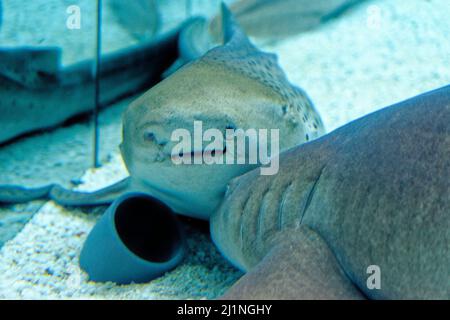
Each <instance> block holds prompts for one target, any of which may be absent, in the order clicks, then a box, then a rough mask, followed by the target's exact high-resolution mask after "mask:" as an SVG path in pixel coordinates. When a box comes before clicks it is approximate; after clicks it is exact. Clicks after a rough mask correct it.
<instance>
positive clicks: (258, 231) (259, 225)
mask: <svg viewBox="0 0 450 320" xmlns="http://www.w3.org/2000/svg"><path fill="white" fill-rule="evenodd" d="M269 191H270V186H269V187H268V188H267V189H265V190H264V193H263V196H262V197H261V202H260V206H259V208H258V214H257V216H256V235H255V241H257V240H259V239H260V238H261V236H262V235H261V229H262V219H263V218H264V213H265V205H264V204H265V198H266V196H267V194H268V193H269Z"/></svg>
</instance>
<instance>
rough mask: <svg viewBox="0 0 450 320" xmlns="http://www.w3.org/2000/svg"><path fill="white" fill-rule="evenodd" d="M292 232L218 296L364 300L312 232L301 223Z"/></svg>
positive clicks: (328, 250)
mask: <svg viewBox="0 0 450 320" xmlns="http://www.w3.org/2000/svg"><path fill="white" fill-rule="evenodd" d="M291 231H293V230H291ZM294 232H297V233H298V234H296V235H295V237H294V238H293V237H292V236H291V235H289V240H285V241H282V242H280V243H279V244H278V245H276V246H274V247H273V249H271V251H270V252H269V253H268V254H267V255H266V256H265V257H264V258H263V259H262V260H261V262H260V263H259V264H258V265H256V266H255V267H254V268H253V269H251V270H250V272H249V273H247V274H246V275H244V276H243V277H242V278H241V279H240V280H239V281H238V282H237V283H236V284H235V285H234V286H233V287H232V288H231V289H230V290H229V291H228V292H227V293H226V294H225V295H224V296H223V297H222V299H305V300H309V299H365V297H364V296H363V295H362V294H361V293H360V292H359V290H358V289H357V288H356V287H355V286H354V285H353V284H352V282H351V281H350V280H349V279H348V278H347V277H346V275H345V274H344V272H343V271H342V269H341V267H340V266H339V264H338V262H337V260H336V258H335V256H334V254H333V253H332V252H331V250H330V249H329V247H328V245H327V244H326V242H325V241H324V240H323V239H322V238H321V237H320V236H319V235H318V234H317V233H316V232H314V231H312V230H311V229H309V228H307V227H303V226H302V227H301V228H300V229H299V230H296V231H294Z"/></svg>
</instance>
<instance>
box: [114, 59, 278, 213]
mask: <svg viewBox="0 0 450 320" xmlns="http://www.w3.org/2000/svg"><path fill="white" fill-rule="evenodd" d="M244 82H245V83H244ZM272 100H273V97H271V96H270V95H269V94H267V93H266V92H264V90H263V88H262V87H261V86H258V84H257V83H251V82H250V83H249V82H248V81H245V79H243V78H242V77H239V75H236V74H234V73H233V72H229V71H228V70H226V69H223V68H217V67H215V66H208V65H204V64H202V63H193V64H191V65H188V66H186V67H185V68H183V69H181V70H179V71H178V72H176V73H175V74H174V75H172V76H171V77H169V78H167V79H166V80H164V81H162V82H161V83H160V84H158V85H157V86H155V87H153V88H152V89H151V90H149V91H148V92H147V93H146V94H144V95H143V96H141V97H140V98H139V99H137V100H136V101H134V102H133V103H132V104H131V105H130V106H129V107H128V109H127V111H126V112H125V114H124V118H123V143H122V145H121V151H122V156H123V159H124V161H125V164H126V166H127V168H128V171H129V173H130V175H131V176H132V177H133V179H137V180H139V181H140V182H141V183H142V184H144V185H145V186H146V187H148V188H150V189H151V190H153V192H154V193H156V194H155V195H156V196H158V197H159V198H160V199H161V200H162V201H164V202H165V203H167V204H168V205H169V206H171V207H172V208H173V209H174V210H175V211H177V212H179V213H182V214H186V215H189V216H195V217H204V218H207V217H209V215H210V214H211V213H212V212H213V211H214V210H215V208H216V207H217V206H218V204H219V203H220V201H221V199H222V197H223V193H224V191H225V188H226V185H227V183H228V181H230V180H231V179H232V178H234V177H236V176H239V175H241V174H243V173H245V172H247V171H249V170H251V169H253V168H255V166H256V165H255V164H249V163H244V164H237V163H236V162H237V161H232V162H233V163H232V164H225V160H224V161H223V164H206V163H201V164H194V159H195V157H199V156H200V157H201V155H202V153H203V152H204V148H205V147H206V146H207V145H208V144H209V143H208V142H204V143H202V145H201V146H200V148H199V147H197V146H195V145H194V143H192V147H191V149H190V150H182V153H183V154H182V155H181V156H183V157H184V156H189V157H192V163H191V164H176V163H175V162H174V161H173V156H174V148H175V146H176V145H177V144H178V143H179V141H177V140H174V139H173V133H174V132H175V131H176V130H179V129H183V130H186V131H188V132H189V134H190V136H191V138H192V139H194V137H195V133H194V123H199V122H201V124H202V132H203V133H205V131H207V130H208V129H215V130H218V131H220V132H221V133H222V134H223V136H224V137H225V136H226V131H227V130H231V129H243V130H247V129H250V128H253V129H260V128H263V129H271V128H278V127H279V124H277V123H276V122H277V117H274V115H276V114H277V108H276V107H275V106H276V103H274V101H272ZM279 120H281V113H280V116H279ZM225 142H226V141H224V143H223V147H219V148H217V149H214V150H212V152H213V154H216V155H219V154H222V155H223V156H224V157H229V156H230V155H229V152H230V150H226V145H225ZM227 153H228V154H227ZM176 156H180V154H178V153H177V154H176ZM234 156H237V155H234Z"/></svg>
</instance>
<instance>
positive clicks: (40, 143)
mask: <svg viewBox="0 0 450 320" xmlns="http://www.w3.org/2000/svg"><path fill="white" fill-rule="evenodd" d="M194 2H195V1H194ZM449 12H450V2H449V1H448V0H430V1H422V0H405V1H390V0H374V1H367V2H365V3H364V4H363V5H361V6H359V7H357V8H355V10H353V11H352V12H351V13H349V14H347V15H345V16H344V17H342V18H341V19H339V20H336V21H333V22H331V23H328V24H326V25H324V26H323V27H321V28H320V29H317V30H314V31H311V32H307V33H304V34H302V35H299V36H297V37H293V38H289V39H286V40H284V41H281V42H278V43H275V44H270V45H267V44H266V45H263V49H265V50H267V51H271V52H274V53H276V54H277V55H278V56H279V61H280V64H281V66H282V67H283V69H284V70H285V71H286V73H287V75H288V77H289V79H290V80H291V81H292V82H293V83H295V84H296V85H298V86H300V87H302V88H303V89H304V90H305V91H306V92H307V93H308V94H309V95H310V97H311V98H312V100H313V101H314V103H315V105H316V107H317V109H318V111H319V113H320V114H321V116H322V118H323V120H324V122H325V125H326V128H327V131H331V130H334V129H335V128H337V127H339V126H342V125H344V124H346V123H348V122H349V121H352V120H354V119H356V118H359V117H361V116H363V115H366V114H368V113H371V112H373V111H376V110H378V109H380V108H382V107H385V106H388V105H391V104H393V103H395V102H399V101H401V100H404V99H407V98H410V97H412V96H414V95H417V94H419V93H422V92H425V91H428V90H431V89H434V88H438V87H441V86H444V85H447V84H449V83H450V71H449V69H448V66H450V54H449V53H450V40H449V39H448V35H449V34H450V19H448V13H449ZM123 37H125V38H126V35H124V36H123ZM69 60H70V59H69ZM127 102H128V101H125V102H122V103H120V104H118V105H116V106H113V107H111V108H108V109H107V110H105V111H103V112H102V115H101V128H102V131H101V132H102V139H104V140H103V141H104V142H103V143H102V145H103V147H102V150H101V151H102V152H101V155H102V159H103V161H104V163H105V165H104V166H103V167H101V168H100V169H95V170H92V169H90V170H88V171H87V172H85V173H84V174H83V175H82V172H83V171H84V168H87V167H88V166H89V163H90V159H89V152H90V149H89V146H90V141H91V138H90V135H91V128H90V125H89V123H80V124H75V125H73V126H70V127H65V128H61V129H58V130H54V131H52V132H47V133H44V134H42V135H39V136H32V137H29V138H26V139H22V140H19V141H17V142H16V143H14V144H11V145H7V146H5V147H3V148H2V149H0V166H1V170H2V172H10V173H11V174H9V175H8V174H3V175H2V176H1V177H0V178H1V181H0V182H1V183H14V182H15V183H25V184H28V185H39V184H43V183H45V182H48V181H52V182H53V181H56V182H59V183H62V184H64V185H66V186H68V185H70V180H71V179H75V180H76V181H75V182H74V181H72V182H73V183H75V184H77V185H78V187H77V188H79V189H82V190H94V189H97V188H99V187H101V186H104V185H107V184H109V183H111V182H114V181H116V180H119V179H120V178H122V177H124V176H126V171H125V168H124V166H123V163H122V161H121V159H120V156H119V155H118V150H117V145H118V143H119V141H120V113H121V112H122V110H123V109H124V108H125V106H126V104H127ZM69 137H70V139H69ZM69 140H70V143H66V141H69ZM68 153H69V154H70V155H71V156H67V155H68ZM68 175H70V177H69V176H68ZM80 176H81V178H80ZM36 206H38V207H40V209H39V211H38V212H37V213H35V214H34V215H32V212H34V211H33V210H32V209H33V208H34V209H35V208H36ZM104 209H105V208H104V207H99V208H95V209H93V210H89V211H86V210H84V211H81V210H74V209H70V210H69V209H65V208H62V207H59V206H56V205H55V204H54V203H53V202H47V203H43V202H41V203H39V202H38V203H36V202H34V203H32V204H26V205H17V206H8V207H2V208H0V217H1V215H6V214H9V217H11V219H12V220H13V222H14V219H18V220H20V219H21V218H23V216H26V215H27V212H28V216H31V215H32V217H31V219H30V220H29V221H28V223H27V224H26V225H25V227H24V228H23V229H22V230H21V231H20V232H19V233H18V234H17V235H15V236H14V237H12V238H11V239H9V241H7V242H6V244H5V245H4V246H3V247H2V248H1V249H0V298H29V299H34V298H43V299H49V298H92V299H102V298H108V299H110V298H117V299H172V298H188V299H202V298H206V299H209V298H214V297H217V296H218V295H220V294H222V293H223V292H224V291H225V290H226V289H227V288H228V287H229V286H230V285H231V284H232V283H233V282H234V281H236V279H237V278H238V277H239V276H240V275H241V274H240V273H239V272H238V271H237V270H236V269H234V268H233V267H231V266H230V265H229V264H228V263H227V262H226V261H225V260H224V259H223V258H222V257H221V256H220V254H219V253H218V252H217V250H216V249H215V248H214V246H213V245H212V243H211V241H210V238H209V235H208V233H207V229H206V228H204V227H203V226H197V225H196V224H195V223H190V222H186V228H187V233H188V247H189V249H188V255H187V258H186V259H185V261H184V262H183V263H182V264H181V265H180V266H179V267H177V268H176V269H174V270H173V271H171V272H168V273H167V274H166V275H164V276H163V277H160V278H158V279H155V280H154V281H151V282H149V283H146V284H139V285H137V284H132V285H125V286H117V285H115V284H113V283H103V284H101V283H93V282H89V281H87V276H86V274H85V273H84V272H82V271H81V270H80V269H79V267H78V255H79V252H80V250H81V247H82V245H83V242H84V240H85V238H86V236H87V234H88V233H89V231H90V229H91V228H92V227H93V226H94V224H95V222H96V221H97V219H98V218H99V216H100V214H101V213H102V212H103V211H104ZM0 221H1V220H0Z"/></svg>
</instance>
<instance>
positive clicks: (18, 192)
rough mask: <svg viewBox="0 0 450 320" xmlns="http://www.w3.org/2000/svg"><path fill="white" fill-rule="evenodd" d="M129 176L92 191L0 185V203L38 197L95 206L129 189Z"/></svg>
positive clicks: (61, 202)
mask: <svg viewBox="0 0 450 320" xmlns="http://www.w3.org/2000/svg"><path fill="white" fill-rule="evenodd" d="M130 181H131V179H130V177H128V178H125V179H123V180H121V181H119V182H117V183H115V184H113V185H111V186H108V187H106V188H103V189H100V190H98V191H94V192H82V191H74V190H69V189H66V188H63V187H61V186H60V185H57V184H51V185H47V186H44V187H39V188H26V187H22V186H17V185H0V204H1V203H4V204H13V203H23V202H29V201H33V200H38V199H48V200H53V201H55V202H56V203H57V204H59V205H62V206H96V205H106V204H110V203H112V202H113V201H114V200H115V199H116V198H118V197H119V196H120V195H122V194H124V193H125V192H127V191H128V190H129V187H130V184H131V183H130Z"/></svg>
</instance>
